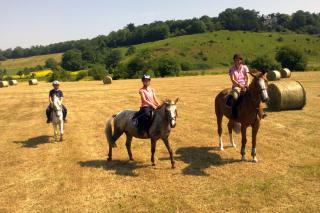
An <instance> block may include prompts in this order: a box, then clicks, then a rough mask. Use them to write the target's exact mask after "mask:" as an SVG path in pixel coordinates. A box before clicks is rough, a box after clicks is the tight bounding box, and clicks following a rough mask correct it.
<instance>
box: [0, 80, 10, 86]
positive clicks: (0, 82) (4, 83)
mask: <svg viewBox="0 0 320 213" xmlns="http://www.w3.org/2000/svg"><path fill="white" fill-rule="evenodd" d="M8 86H9V83H8V81H0V88H2V87H8Z"/></svg>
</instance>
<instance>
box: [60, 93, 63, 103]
mask: <svg viewBox="0 0 320 213" xmlns="http://www.w3.org/2000/svg"><path fill="white" fill-rule="evenodd" d="M60 92H61V94H60V101H61V104H62V101H63V92H62V91H60Z"/></svg>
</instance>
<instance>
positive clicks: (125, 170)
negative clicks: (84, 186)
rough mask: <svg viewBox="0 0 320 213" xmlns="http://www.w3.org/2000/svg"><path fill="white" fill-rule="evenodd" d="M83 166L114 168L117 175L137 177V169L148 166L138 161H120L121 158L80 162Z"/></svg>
mask: <svg viewBox="0 0 320 213" xmlns="http://www.w3.org/2000/svg"><path fill="white" fill-rule="evenodd" d="M78 163H79V165H80V166H81V167H92V168H102V169H104V170H111V171H112V170H114V171H115V174H116V175H121V176H131V177H137V176H138V175H137V174H136V173H135V170H137V169H139V168H144V167H147V166H145V165H140V164H139V163H138V162H136V161H120V160H113V161H107V160H89V161H80V162H78Z"/></svg>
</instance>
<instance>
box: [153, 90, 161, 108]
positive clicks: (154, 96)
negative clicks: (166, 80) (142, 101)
mask: <svg viewBox="0 0 320 213" xmlns="http://www.w3.org/2000/svg"><path fill="white" fill-rule="evenodd" d="M152 91H153V99H154V101H155V102H156V104H157V106H160V102H159V100H158V98H157V96H156V91H155V90H154V89H152Z"/></svg>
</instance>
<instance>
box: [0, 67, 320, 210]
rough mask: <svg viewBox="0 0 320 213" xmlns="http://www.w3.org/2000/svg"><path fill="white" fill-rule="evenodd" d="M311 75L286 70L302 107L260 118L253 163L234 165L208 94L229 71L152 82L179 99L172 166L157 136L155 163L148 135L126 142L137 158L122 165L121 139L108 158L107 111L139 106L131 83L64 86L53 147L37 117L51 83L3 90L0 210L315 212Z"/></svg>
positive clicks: (318, 186)
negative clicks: (65, 113)
mask: <svg viewBox="0 0 320 213" xmlns="http://www.w3.org/2000/svg"><path fill="white" fill-rule="evenodd" d="M319 77H320V72H307V73H293V76H292V78H293V79H295V80H299V81H301V83H302V84H303V85H304V86H305V88H306V91H307V105H306V107H305V108H304V109H303V110H299V111H283V112H270V113H269V115H268V117H267V118H266V119H265V120H263V122H262V126H261V129H260V132H259V134H258V142H257V157H258V159H259V163H257V164H254V163H252V162H249V161H248V162H240V161H239V160H240V153H239V152H240V148H239V145H240V143H239V141H240V136H239V135H237V136H236V143H237V145H238V146H237V148H230V147H226V149H225V151H219V150H218V148H217V146H218V138H217V133H216V119H215V116H214V109H213V98H214V97H215V96H216V94H217V93H218V92H219V91H220V90H221V89H223V88H225V87H228V86H229V80H228V76H226V75H217V76H197V77H180V78H163V79H154V80H152V85H153V87H155V88H156V89H157V91H158V95H159V97H160V98H161V99H164V98H165V97H168V98H172V99H173V98H176V97H180V101H179V103H178V113H179V117H178V120H177V127H176V128H175V129H173V131H172V134H171V136H170V140H171V144H172V147H173V150H174V153H175V155H174V156H175V159H176V166H177V168H176V169H174V170H172V169H171V168H170V161H169V159H168V153H167V151H166V148H165V146H164V144H163V143H162V142H160V141H159V143H158V146H157V151H156V157H157V166H156V167H152V166H151V163H150V142H149V141H148V140H138V139H134V141H133V147H132V150H133V155H134V158H135V160H136V161H135V162H129V161H128V156H127V153H126V148H125V144H124V137H122V138H121V139H120V140H119V141H118V142H117V144H118V148H117V149H114V150H113V151H114V152H113V159H114V161H113V162H107V161H106V152H107V144H106V139H105V136H104V127H105V122H106V120H107V117H108V116H110V115H111V114H113V113H115V112H118V111H120V110H122V109H126V108H132V109H138V106H139V96H138V93H137V91H138V89H139V87H140V81H139V80H121V81H114V82H113V84H112V85H108V86H105V85H103V84H102V83H101V82H97V81H90V82H69V83H63V84H62V85H61V88H62V89H63V91H64V94H65V105H66V106H67V107H68V109H69V122H68V123H67V124H66V127H65V141H64V142H63V143H58V144H55V143H53V139H52V135H53V132H52V126H51V125H48V124H46V123H45V114H44V110H45V108H46V106H47V95H48V91H49V90H50V89H51V86H50V84H49V83H44V82H40V83H39V85H38V86H28V85H27V84H26V83H21V84H19V85H18V86H15V87H9V88H1V89H0V99H1V107H0V117H1V119H0V129H1V137H0V167H1V170H0V183H1V184H0V187H1V188H0V212H258V211H259V212H319V211H320V182H319V180H320V155H319V153H320V144H319V137H320V127H319V126H320V123H319V122H320V114H319V108H320V105H319V103H320V92H319V91H320V84H319V82H318V80H317V79H319ZM249 132H250V131H249ZM248 135H250V134H249V133H248ZM250 139H251V138H249V142H248V145H247V150H248V153H247V155H248V156H247V158H248V159H251V158H250V152H249V150H250V147H251V143H250ZM223 140H224V142H225V144H226V145H227V144H228V134H227V127H226V120H224V132H223Z"/></svg>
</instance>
